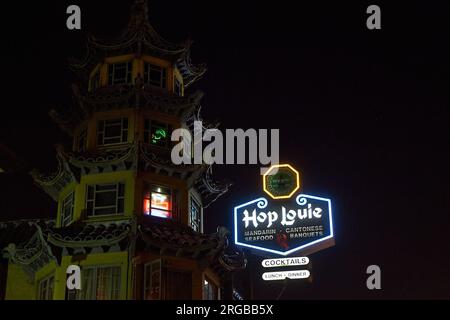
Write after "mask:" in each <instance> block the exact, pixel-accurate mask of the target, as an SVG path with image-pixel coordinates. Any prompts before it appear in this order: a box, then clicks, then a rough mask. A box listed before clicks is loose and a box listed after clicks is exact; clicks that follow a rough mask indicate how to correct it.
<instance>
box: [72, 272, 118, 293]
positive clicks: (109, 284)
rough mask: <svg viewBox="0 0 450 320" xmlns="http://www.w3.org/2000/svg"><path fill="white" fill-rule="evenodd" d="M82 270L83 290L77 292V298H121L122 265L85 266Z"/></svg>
mask: <svg viewBox="0 0 450 320" xmlns="http://www.w3.org/2000/svg"><path fill="white" fill-rule="evenodd" d="M82 272H83V277H82V280H81V281H82V283H81V290H80V291H77V293H76V299H77V300H118V299H120V267H100V266H90V267H85V268H83V271H82ZM71 298H72V299H73V297H71Z"/></svg>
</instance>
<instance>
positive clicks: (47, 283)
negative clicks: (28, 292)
mask: <svg viewBox="0 0 450 320" xmlns="http://www.w3.org/2000/svg"><path fill="white" fill-rule="evenodd" d="M54 286H55V278H54V277H53V275H51V276H49V277H46V278H44V279H42V280H41V281H39V289H38V300H53V289H54Z"/></svg>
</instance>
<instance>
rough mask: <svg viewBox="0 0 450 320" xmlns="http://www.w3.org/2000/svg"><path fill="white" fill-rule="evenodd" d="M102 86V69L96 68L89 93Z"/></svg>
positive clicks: (90, 80)
mask: <svg viewBox="0 0 450 320" xmlns="http://www.w3.org/2000/svg"><path fill="white" fill-rule="evenodd" d="M100 86H101V80H100V68H96V70H95V71H94V72H93V73H92V75H91V77H90V79H89V91H91V92H92V91H95V90H97V89H98V88H100Z"/></svg>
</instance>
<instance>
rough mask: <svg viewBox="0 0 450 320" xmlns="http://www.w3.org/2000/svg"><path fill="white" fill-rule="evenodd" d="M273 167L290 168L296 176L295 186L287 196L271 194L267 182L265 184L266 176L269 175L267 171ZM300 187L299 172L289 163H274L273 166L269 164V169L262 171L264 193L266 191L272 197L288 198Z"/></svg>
mask: <svg viewBox="0 0 450 320" xmlns="http://www.w3.org/2000/svg"><path fill="white" fill-rule="evenodd" d="M275 168H289V169H291V170H292V171H293V172H294V173H295V176H296V187H295V188H294V190H293V191H292V192H291V193H290V194H289V195H287V196H274V195H273V194H271V193H270V192H269V190H267V184H266V176H268V175H269V172H270V171H272V170H273V169H275ZM298 189H300V173H299V172H298V171H297V170H295V169H294V168H293V167H292V166H291V165H289V164H275V165H273V166H271V167H270V168H269V170H267V171H266V173H264V175H263V190H264V192H265V193H267V194H268V195H269V196H270V197H271V198H272V199H289V198H290V197H292V195H293V194H294V193H295V192H296V191H297V190H298Z"/></svg>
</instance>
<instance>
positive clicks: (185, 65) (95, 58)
mask: <svg viewBox="0 0 450 320" xmlns="http://www.w3.org/2000/svg"><path fill="white" fill-rule="evenodd" d="M191 44H192V42H191V41H190V40H187V41H185V42H184V43H183V44H174V43H170V42H168V41H166V40H165V39H163V38H162V37H161V36H160V35H159V34H158V33H157V32H156V31H155V29H154V28H153V27H152V26H151V25H150V23H149V22H148V5H147V1H146V0H138V1H135V3H134V5H133V8H132V10H131V16H130V19H129V22H128V26H127V28H125V30H124V31H123V32H122V34H121V35H120V36H119V37H118V38H116V39H113V40H103V39H99V38H97V37H95V36H92V35H90V36H89V37H88V41H87V53H86V55H85V57H84V59H82V60H76V59H71V61H70V62H71V63H70V64H71V69H72V70H73V71H74V72H75V73H76V74H78V75H79V76H80V78H81V79H83V80H87V79H88V77H89V73H90V72H91V70H92V69H93V67H94V66H95V65H96V64H97V63H99V62H100V61H102V60H103V59H104V58H106V57H109V56H119V55H123V54H129V53H134V54H135V55H136V56H141V55H143V54H148V55H151V56H154V57H159V58H162V59H165V60H168V61H171V62H172V63H174V64H175V65H176V66H177V67H178V69H179V70H180V72H181V74H182V76H183V81H184V86H185V87H189V86H190V85H191V84H192V83H193V82H195V81H196V80H198V79H200V78H201V77H202V76H203V75H204V74H205V72H206V66H205V65H204V64H201V65H197V66H196V65H193V64H192V63H191V59H190V47H191Z"/></svg>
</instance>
